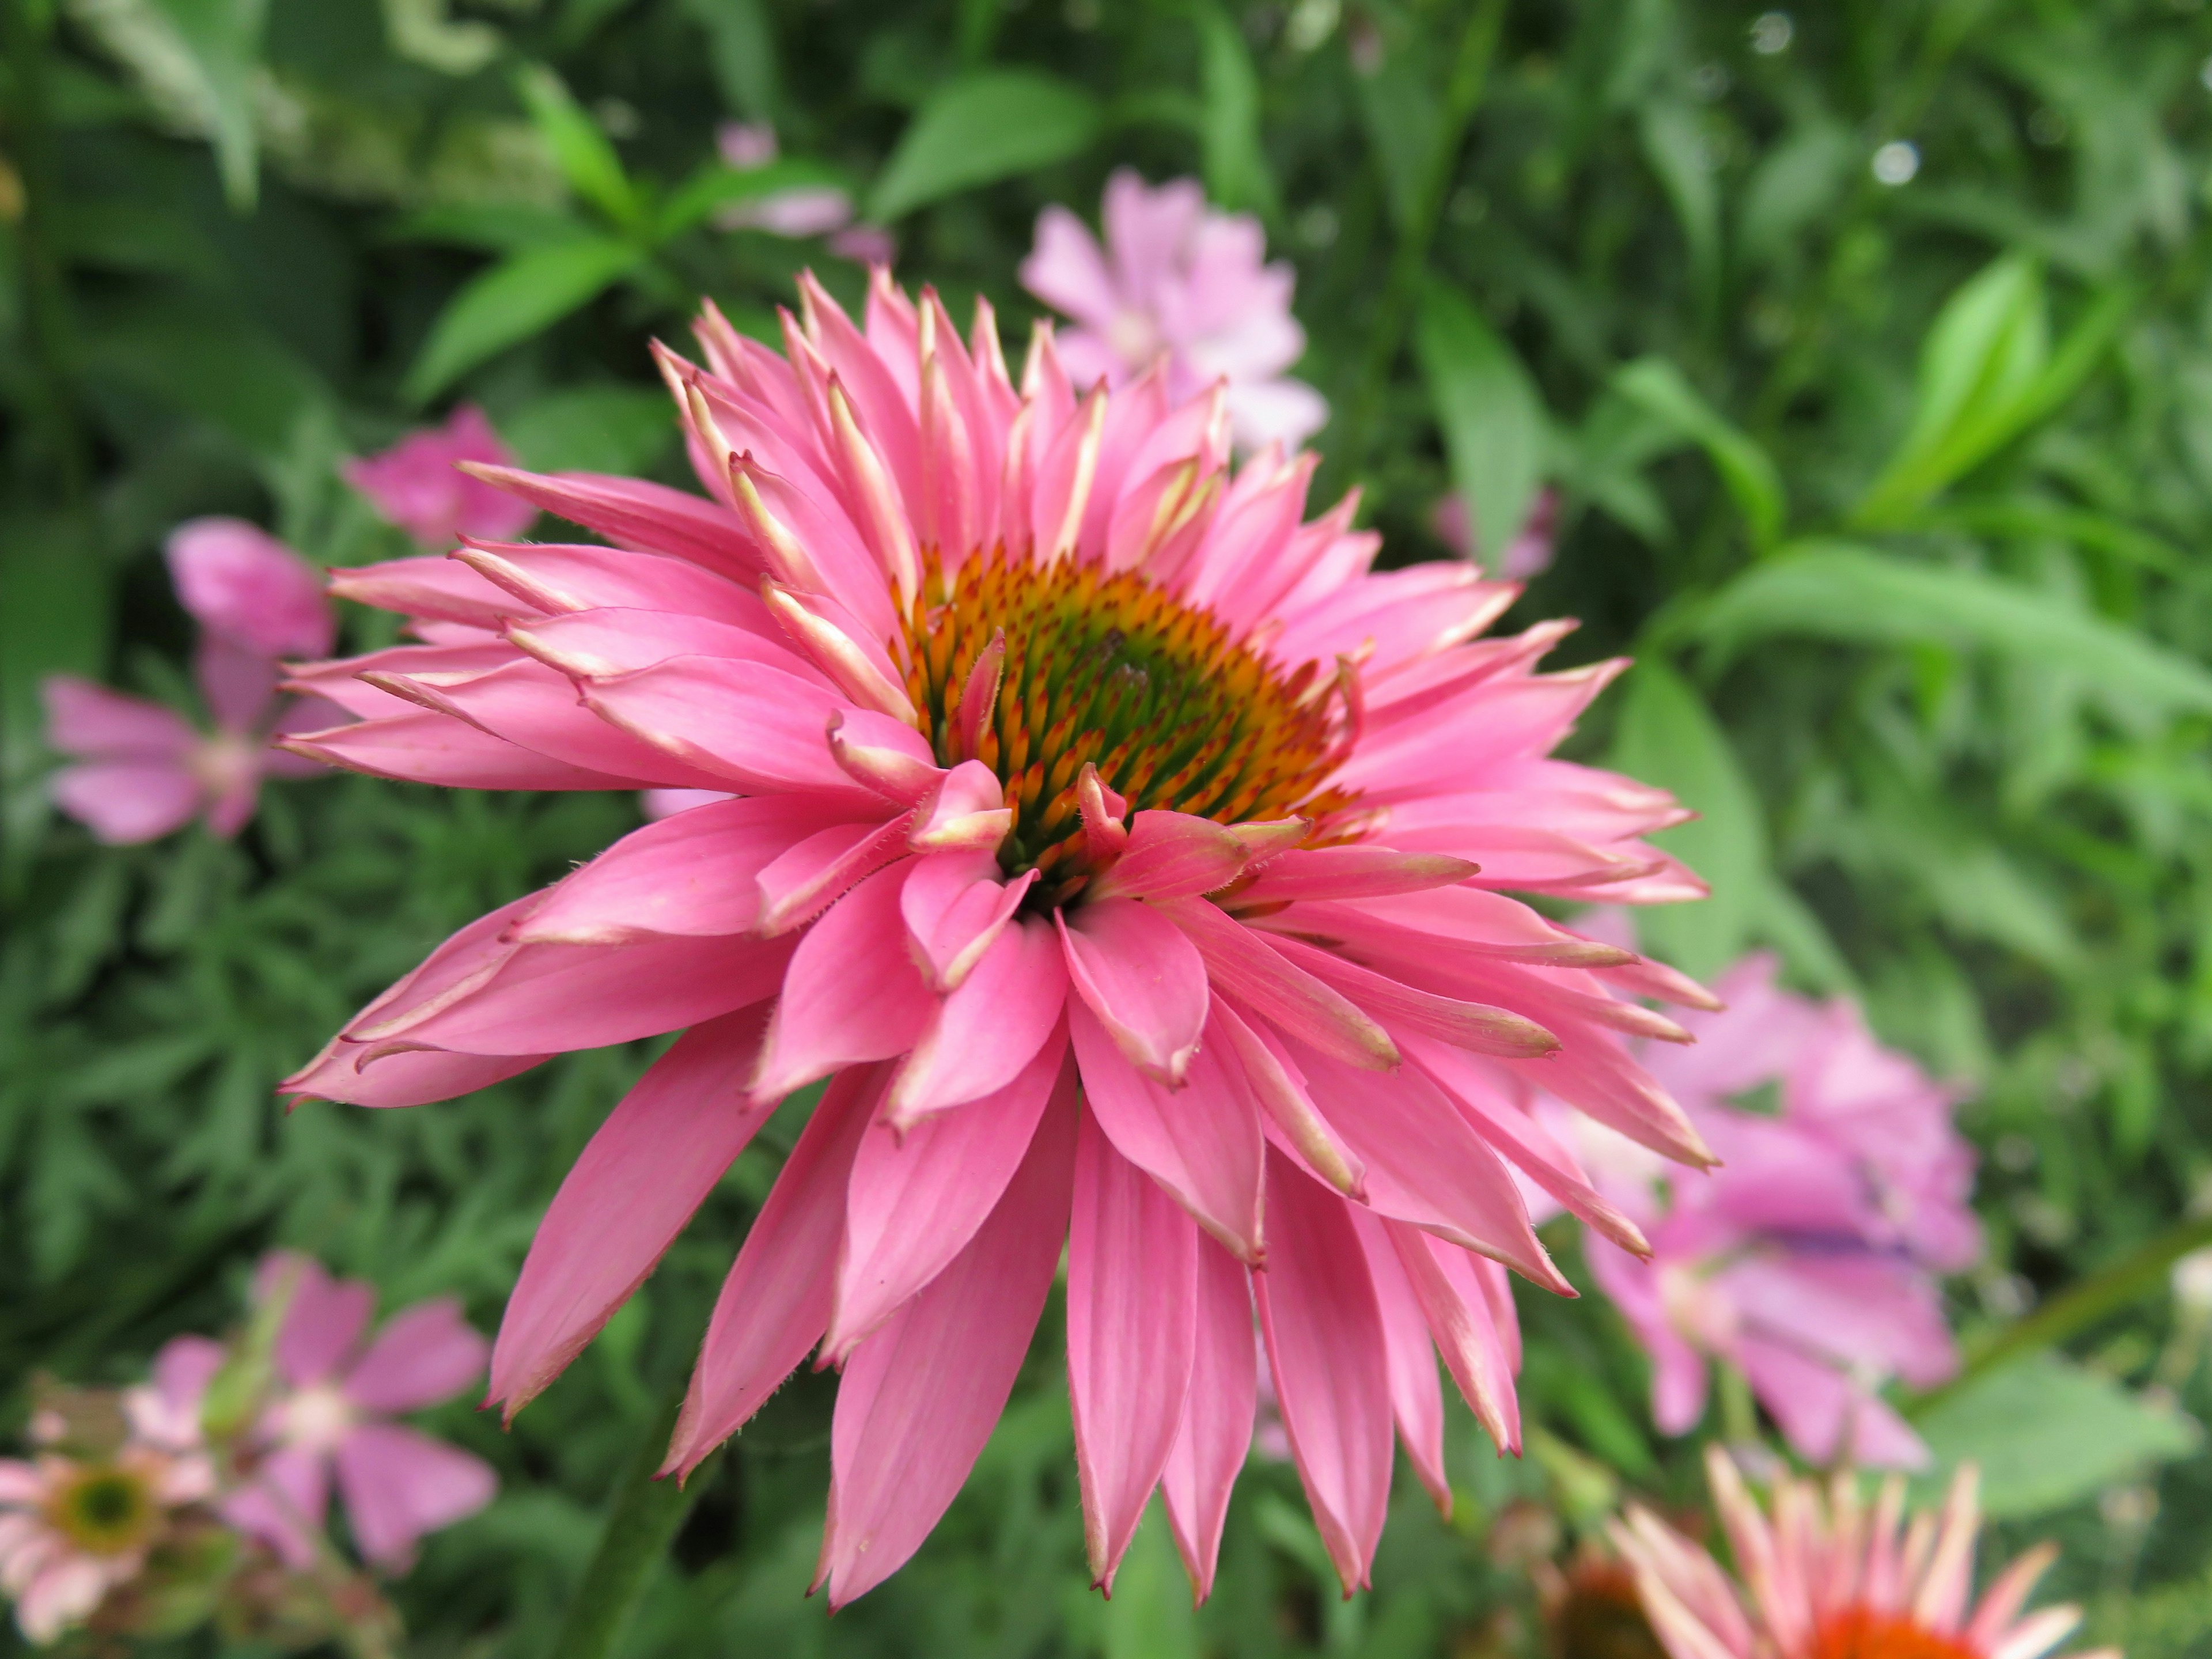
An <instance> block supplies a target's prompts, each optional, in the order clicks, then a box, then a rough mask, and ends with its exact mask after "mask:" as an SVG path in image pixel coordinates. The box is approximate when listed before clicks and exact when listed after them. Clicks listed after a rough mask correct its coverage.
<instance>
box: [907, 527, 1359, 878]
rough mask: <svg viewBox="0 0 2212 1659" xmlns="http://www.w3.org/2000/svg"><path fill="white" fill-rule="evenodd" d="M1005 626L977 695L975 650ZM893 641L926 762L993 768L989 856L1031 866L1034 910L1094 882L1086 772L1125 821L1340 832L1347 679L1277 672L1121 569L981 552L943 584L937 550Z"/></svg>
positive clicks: (1212, 620)
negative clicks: (1084, 817)
mask: <svg viewBox="0 0 2212 1659" xmlns="http://www.w3.org/2000/svg"><path fill="white" fill-rule="evenodd" d="M1001 633H1003V634H1004V636H1005V640H1006V645H1005V657H1004V660H1003V663H1002V664H1001V665H1000V671H999V682H998V693H997V696H996V697H995V699H991V698H990V697H989V684H988V682H989V679H990V664H989V662H988V661H987V655H986V653H988V652H990V651H991V649H992V646H993V642H994V640H996V639H997V638H998V637H999V636H1000V634H1001ZM906 639H907V671H906V676H907V684H906V690H907V695H908V696H909V697H911V698H912V699H913V701H914V705H915V708H916V709H918V710H920V711H921V719H920V724H921V729H922V731H923V732H924V733H925V734H927V737H928V738H929V740H930V743H931V744H932V745H933V747H934V749H935V750H936V752H937V758H938V762H939V764H940V765H945V766H951V765H956V764H957V763H959V762H961V761H964V760H980V761H981V762H982V763H984V764H985V765H986V766H987V767H989V768H990V769H992V770H993V771H994V772H996V773H997V774H998V775H999V780H1000V782H1001V783H1002V784H1003V785H1004V786H1005V787H1006V804H1007V805H1009V806H1011V807H1012V808H1013V809H1014V829H1013V833H1012V835H1011V836H1008V837H1007V839H1006V843H1005V846H1004V847H1003V848H1002V849H1001V851H1000V863H1001V864H1003V865H1004V866H1006V872H1007V873H1008V874H1009V875H1015V874H1018V873H1019V872H1022V871H1024V870H1026V869H1028V868H1030V866H1036V869H1037V870H1038V871H1039V872H1041V878H1040V879H1039V881H1038V884H1037V896H1038V897H1039V899H1040V901H1041V902H1042V903H1044V904H1045V905H1048V906H1051V905H1058V904H1063V903H1066V902H1067V901H1068V900H1070V899H1072V898H1073V897H1074V896H1076V895H1077V894H1078V893H1079V892H1080V891H1081V890H1082V888H1083V884H1084V883H1085V881H1086V880H1087V879H1088V878H1089V876H1090V873H1091V872H1090V866H1089V863H1088V860H1087V859H1086V857H1085V851H1084V836H1083V827H1082V821H1081V817H1080V814H1079V811H1078V807H1077V802H1076V781H1077V779H1078V778H1079V776H1080V775H1081V774H1082V770H1083V768H1084V764H1085V763H1086V762H1091V763H1096V764H1097V768H1098V775H1099V777H1100V778H1101V779H1102V780H1103V781H1104V782H1105V784H1106V785H1107V787H1109V788H1111V789H1114V790H1115V791H1116V792H1118V793H1120V794H1121V795H1122V796H1123V797H1125V798H1126V799H1127V801H1128V804H1129V809H1130V810H1131V811H1144V810H1146V809H1147V808H1161V809H1164V810H1167V811H1176V812H1188V813H1191V814H1193V815H1194V816H1196V817H1207V818H1212V819H1215V820H1216V821H1218V822H1219V823H1241V822H1244V821H1246V820H1249V819H1266V818H1283V817H1291V815H1293V814H1297V815H1298V816H1300V817H1307V818H1310V819H1312V820H1313V821H1314V831H1313V835H1312V836H1311V837H1310V839H1311V840H1314V841H1321V840H1325V839H1328V836H1329V833H1330V831H1331V829H1342V827H1343V826H1344V823H1345V821H1346V818H1347V817H1348V816H1349V811H1350V809H1351V807H1352V805H1353V802H1354V800H1355V799H1356V798H1355V797H1354V796H1353V795H1352V794H1351V793H1347V792H1346V791H1344V790H1341V789H1332V788H1330V787H1328V776H1329V775H1330V774H1331V773H1332V772H1334V770H1335V769H1336V767H1337V765H1338V763H1340V761H1341V759H1342V758H1343V757H1342V753H1341V750H1340V734H1341V733H1342V732H1343V730H1344V725H1345V722H1344V719H1343V717H1342V714H1340V708H1339V704H1340V700H1341V699H1342V698H1343V696H1345V695H1346V688H1345V684H1344V678H1343V677H1341V676H1340V677H1336V678H1325V677H1324V676H1322V674H1321V673H1320V672H1319V671H1317V670H1316V665H1314V664H1312V663H1306V664H1304V665H1301V666H1300V667H1299V668H1298V669H1297V671H1295V672H1292V673H1291V674H1288V675H1285V674H1282V673H1280V672H1279V671H1277V670H1276V669H1275V667H1274V666H1273V665H1272V664H1271V663H1269V662H1268V661H1267V659H1265V658H1263V657H1261V656H1260V655H1259V654H1258V653H1256V652H1255V651H1253V650H1252V649H1251V648H1250V647H1249V646H1247V645H1245V644H1244V643H1243V641H1239V640H1237V639H1236V638H1235V637H1233V636H1232V635H1231V633H1230V631H1229V629H1227V628H1226V627H1225V626H1224V625H1223V624H1222V623H1221V622H1220V620H1219V619H1218V618H1217V617H1214V616H1213V615H1212V613H1211V612H1210V611H1204V610H1200V609H1199V608H1197V607H1194V606H1192V605H1185V604H1183V603H1182V601H1181V600H1179V599H1176V598H1175V597H1174V596H1173V595H1171V594H1170V593H1168V592H1165V591H1164V589H1161V588H1159V587H1156V586H1153V585H1152V583H1150V582H1148V581H1146V580H1145V579H1144V578H1143V577H1141V576H1139V575H1138V574H1135V573H1134V572H1131V571H1121V572H1113V573H1109V572H1107V571H1104V570H1102V569H1100V568H1098V567H1097V566H1096V565H1090V564H1077V563H1075V562H1072V561H1063V562H1060V563H1058V564H1054V565H1051V566H1042V565H1039V564H1036V563H1033V562H1030V560H1027V559H1009V558H1007V557H1006V555H1005V553H1004V552H1003V551H1002V550H993V551H992V552H990V553H987V554H982V555H979V556H976V557H974V558H971V559H969V560H968V561H966V562H964V563H963V564H962V565H961V567H960V568H959V570H958V571H957V572H956V573H955V574H952V575H951V576H947V575H946V574H945V573H944V570H943V568H942V567H941V566H940V565H939V563H938V562H937V561H936V559H935V557H934V556H931V558H930V562H929V566H928V568H927V570H926V572H925V573H924V576H923V580H922V583H921V592H920V593H919V594H918V595H917V596H916V598H915V601H914V604H913V605H912V607H911V609H910V610H909V611H908V616H907V619H906ZM979 664H981V665H982V668H983V672H982V674H981V676H980V677H979V676H978V674H977V665H979ZM1347 673H1348V671H1347ZM971 682H977V684H976V688H975V696H979V697H981V698H983V699H987V701H985V702H981V704H980V705H979V704H976V703H974V702H971V703H970V707H980V708H981V718H980V719H979V720H976V721H975V723H974V724H975V730H974V732H973V740H972V743H971V741H970V733H969V729H968V723H967V722H964V721H963V718H962V713H961V711H962V707H963V700H967V699H969V698H970V696H971ZM971 750H972V752H971Z"/></svg>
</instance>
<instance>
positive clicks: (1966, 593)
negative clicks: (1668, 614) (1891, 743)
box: [1696, 542, 2212, 711]
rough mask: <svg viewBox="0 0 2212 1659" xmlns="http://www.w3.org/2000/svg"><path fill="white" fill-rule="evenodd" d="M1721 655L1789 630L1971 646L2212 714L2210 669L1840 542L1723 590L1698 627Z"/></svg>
mask: <svg viewBox="0 0 2212 1659" xmlns="http://www.w3.org/2000/svg"><path fill="white" fill-rule="evenodd" d="M1696 627H1697V629H1698V632H1699V634H1700V635H1702V636H1703V637H1704V638H1705V639H1706V640H1707V641H1711V643H1712V644H1713V645H1714V646H1715V647H1717V648H1718V649H1719V650H1720V651H1721V652H1723V653H1724V654H1726V653H1733V652H1734V651H1735V650H1736V649H1737V648H1738V647H1741V645H1743V644H1744V643H1746V642H1747V641H1752V640H1758V639H1765V638H1771V637H1774V636H1776V635H1800V636H1810V637H1812V638H1815V639H1827V640H1839V641H1849V642H1850V643H1853V644H1860V645H1901V644H1911V643H1923V642H1924V643H1930V644H1937V645H1949V646H1954V647H1973V648H1978V649H1982V650H1987V651H1994V652H1999V653H2005V654H2007V655H2011V656H2016V657H2019V658H2021V659H2024V660H2027V661H2029V662H2031V663H2045V664H2049V665H2052V666H2054V667H2064V668H2067V669H2070V670H2072V671H2075V672H2077V673H2079V674H2081V676H2082V677H2083V678H2085V679H2087V681H2088V682H2089V684H2091V685H2092V686H2093V688H2095V690H2097V691H2098V692H2099V694H2100V695H2101V696H2105V697H2106V699H2108V700H2111V699H2118V700H2119V702H2120V703H2121V704H2122V705H2123V706H2124V705H2126V704H2128V703H2133V704H2135V705H2136V706H2138V708H2148V709H2149V710H2153V711H2170V710H2174V709H2184V708H2186V709H2212V671H2207V670H2206V669H2205V668H2203V666H2202V665H2198V664H2197V663H2194V662H2191V661H2190V660H2189V659H2187V658H2185V657H2182V656H2179V655H2178V654H2176V653H2173V652H2171V651H2168V650H2167V649H2166V647H2163V646H2160V645H2159V644H2157V643H2155V642H2154V641H2151V640H2148V639H2146V638H2144V637H2143V636H2142V635H2140V634H2138V633H2136V632H2135V631H2134V630H2133V629H2127V628H2123V627H2121V626H2120V625H2119V624H2118V623H2112V622H2108V621H2106V619H2105V618H2104V617H2100V616H2098V615H2096V614H2095V613H2094V612H2093V611H2085V610H2082V609H2081V608H2080V607H2079V606H2078V605H2075V604H2073V603H2071V602H2069V600H2067V599H2063V598H2060V597H2059V596H2057V595H2056V594H2051V593H2046V592H2039V591H2038V590H2036V589H2033V588H2027V587H2021V586H2017V585H2015V584H2014V583H2011V582H2008V581H2005V580H2002V578H1999V577H1996V576H1992V575H1989V574H1985V573H1984V572H1982V571H1978V570H1962V569H1958V568H1952V567H1948V566H1942V565H1929V564H1917V563H1911V562H1906V561H1905V560H1903V559H1899V558H1893V557H1889V556H1885V555H1883V554H1881V553H1877V552H1875V551H1874V550H1871V549H1869V548H1864V547H1859V546H1855V545H1852V544H1849V543H1840V542H1814V543H1800V544H1796V547H1795V548H1794V549H1793V550H1788V551H1786V552H1785V553H1784V554H1783V555H1780V556H1777V557H1775V558H1773V559H1771V560H1769V561H1767V562H1765V563H1764V564H1760V565H1757V566H1754V567H1753V568H1751V569H1749V570H1747V571H1746V572H1744V574H1742V575H1741V576H1739V577H1737V578H1736V579H1735V581H1734V582H1732V583H1730V584H1729V586H1726V587H1724V588H1723V589H1722V590H1721V591H1720V592H1719V593H1718V594H1717V595H1716V596H1715V597H1714V598H1713V599H1711V601H1710V602H1709V603H1708V604H1707V605H1706V606H1705V610H1704V611H1703V613H1702V614H1701V615H1700V616H1699V618H1698V619H1697V623H1696Z"/></svg>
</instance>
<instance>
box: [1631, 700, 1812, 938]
mask: <svg viewBox="0 0 2212 1659" xmlns="http://www.w3.org/2000/svg"><path fill="white" fill-rule="evenodd" d="M1623 699H1624V700H1623V702H1622V703H1621V708H1620V726H1618V727H1617V728H1616V730H1615V732H1614V733H1613V752H1612V753H1611V755H1610V756H1608V757H1607V765H1609V766H1610V767H1612V768H1613V769H1614V770H1616V771H1620V772H1625V773H1626V774H1627V775H1629V776H1631V777H1633V778H1638V779H1641V780H1642V781H1644V782H1646V783H1652V784H1656V785H1658V786H1659V787H1661V788H1662V789H1668V790H1671V791H1673V792H1674V796H1675V798H1676V799H1679V800H1680V802H1681V803H1682V805H1685V806H1686V807H1688V808H1689V809H1690V810H1691V811H1693V812H1695V813H1697V814H1698V815H1699V816H1698V817H1696V818H1695V819H1693V820H1692V822H1690V823H1685V824H1680V825H1678V826H1677V827H1675V828H1674V829H1667V830H1662V832H1661V833H1660V834H1658V835H1656V836H1653V837H1652V840H1653V842H1654V843H1655V844H1656V845H1658V846H1660V847H1663V848H1665V849H1666V850H1667V851H1668V852H1669V853H1672V854H1674V856H1675V857H1677V858H1679V859H1680V860H1682V861H1683V863H1685V864H1686V865H1688V866H1690V868H1691V869H1692V870H1693V871H1694V872H1697V873H1698V874H1699V875H1700V876H1702V877H1703V878H1705V882H1706V883H1707V884H1708V885H1710V886H1711V889H1712V896H1711V898H1709V899H1706V900H1705V902H1703V903H1699V904H1680V905H1660V906H1656V907H1654V908H1651V909H1650V910H1648V911H1646V912H1644V913H1643V914H1642V915H1639V917H1638V928H1639V930H1640V932H1641V933H1642V934H1643V936H1644V940H1645V942H1646V943H1648V944H1649V945H1650V946H1651V947H1652V949H1654V950H1655V951H1657V952H1658V953H1659V954H1660V955H1661V956H1662V957H1666V958H1667V959H1668V961H1670V962H1673V963H1675V964H1676V965H1677V966H1679V967H1680V968H1681V969H1683V970H1684V971H1685V972H1687V973H1691V974H1695V975H1713V974H1717V973H1718V972H1719V971H1720V970H1721V969H1723V968H1725V967H1727V966H1728V964H1729V963H1730V962H1732V961H1734V960H1735V957H1737V956H1738V955H1739V954H1740V953H1741V951H1742V950H1743V947H1744V944H1745V941H1746V940H1747V938H1748V937H1749V936H1750V933H1751V931H1752V928H1753V924H1754V922H1755V921H1758V920H1759V918H1760V917H1761V915H1762V913H1763V912H1764V910H1765V908H1766V906H1767V905H1768V903H1769V889H1770V887H1771V884H1772V879H1773V878H1772V877H1771V874H1770V872H1769V871H1768V869H1767V849H1766V817H1765V810H1764V809H1763V808H1762V807H1761V805H1759V796H1758V793H1757V792H1756V791H1754V790H1753V788H1752V787H1751V782H1750V780H1749V779H1748V778H1747V777H1746V776H1745V775H1744V771H1743V767H1742V764H1741V763H1740V762H1739V761H1738V760H1737V759H1736V757H1735V750H1734V749H1733V748H1731V747H1730V746H1729V740H1728V737H1727V734H1726V733H1725V732H1723V731H1722V730H1721V729H1720V726H1719V725H1718V723H1717V722H1716V721H1715V720H1714V719H1713V717H1712V714H1711V711H1709V710H1708V709H1707V708H1706V707H1705V700H1704V699H1703V698H1701V697H1700V696H1699V695H1698V694H1697V692H1696V690H1693V689H1692V687H1691V685H1690V684H1689V683H1688V682H1687V681H1686V680H1685V679H1683V678H1682V677H1681V676H1680V675H1679V674H1677V673H1676V672H1674V670H1673V669H1671V668H1669V667H1668V665H1666V664H1665V663H1664V662H1663V661H1661V660H1660V659H1657V658H1654V657H1646V658H1644V659H1643V660H1641V661H1639V662H1638V664H1637V665H1636V666H1635V667H1634V668H1632V669H1631V670H1630V671H1629V673H1628V679H1627V684H1626V686H1625V687H1624V688H1623Z"/></svg>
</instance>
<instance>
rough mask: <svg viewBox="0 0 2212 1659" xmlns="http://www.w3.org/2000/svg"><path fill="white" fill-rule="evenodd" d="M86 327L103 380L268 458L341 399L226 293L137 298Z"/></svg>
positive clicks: (285, 450) (285, 449) (286, 450)
mask: <svg viewBox="0 0 2212 1659" xmlns="http://www.w3.org/2000/svg"><path fill="white" fill-rule="evenodd" d="M87 357H88V365H89V366H90V367H91V368H94V370H95V371H96V372H97V373H98V374H99V375H100V377H101V378H102V379H104V380H111V381H113V382H118V383H122V384H125V385H129V386H133V387H136V388H137V389H139V390H141V391H143V392H152V393H153V394H154V395H155V397H157V398H161V400H162V401H163V402H164V403H167V404H169V405H170V406H171V407H173V408H176V409H179V410H185V411H187V412H188V413H191V414H192V415H196V416H199V417H200V418H201V419H203V420H204V421H207V422H209V423H210V424H211V425H213V426H215V427H216V428H218V429H219V430H221V431H222V433H223V434H224V435H227V436H228V437H229V438H230V439H232V440H233V441H234V442H236V443H237V444H238V445H239V446H240V447H242V448H244V449H245V450H246V452H247V453H250V454H251V455H252V456H253V457H254V459H256V460H258V461H260V462H262V463H263V464H264V465H269V464H272V463H278V462H282V461H283V460H284V459H286V458H287V457H288V456H289V454H290V453H291V451H292V448H293V446H294V443H295V440H296V439H297V437H298V435H299V432H300V428H301V423H302V422H307V421H312V420H314V419H316V418H317V417H318V415H319V414H323V415H327V414H328V412H329V411H330V410H331V407H332V405H333V404H334V401H335V400H334V398H333V397H332V394H331V390H330V388H329V387H328V386H325V384H324V383H323V381H322V380H321V378H320V377H319V375H317V374H316V373H315V372H314V370H313V369H312V368H309V367H308V366H307V363H306V362H303V361H301V358H300V356H299V355H298V354H297V353H296V352H295V351H294V350H293V349H291V347H290V346H289V345H287V344H285V343H283V341H282V340H280V339H278V338H277V337H276V336H275V335H273V334H271V333H270V332H269V331H267V330H266V329H264V328H263V327H262V326H261V325H259V324H258V322H256V321H255V320H254V319H252V318H251V317H249V316H246V315H244V314H242V313H240V312H238V311H236V310H234V309H233V308H232V307H230V306H229V305H228V304H226V303H224V302H222V301H219V300H216V299H212V298H210V297H206V296H203V295H194V294H191V293H189V292H186V291H172V292H171V293H169V294H167V295H161V296H159V297H152V296H149V297H147V298H143V299H134V300H131V301H126V302H125V303H123V304H120V305H118V306H117V307H115V308H114V309H113V310H112V311H105V312H103V313H101V314H100V319H99V325H98V326H97V327H95V328H94V329H92V330H89V331H88V351H87Z"/></svg>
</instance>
